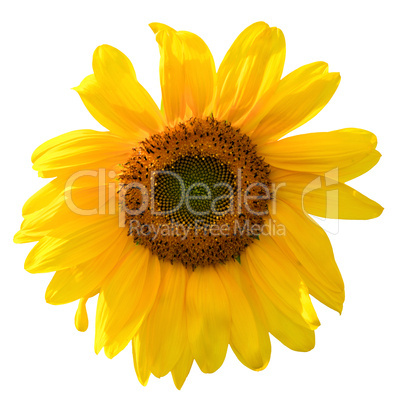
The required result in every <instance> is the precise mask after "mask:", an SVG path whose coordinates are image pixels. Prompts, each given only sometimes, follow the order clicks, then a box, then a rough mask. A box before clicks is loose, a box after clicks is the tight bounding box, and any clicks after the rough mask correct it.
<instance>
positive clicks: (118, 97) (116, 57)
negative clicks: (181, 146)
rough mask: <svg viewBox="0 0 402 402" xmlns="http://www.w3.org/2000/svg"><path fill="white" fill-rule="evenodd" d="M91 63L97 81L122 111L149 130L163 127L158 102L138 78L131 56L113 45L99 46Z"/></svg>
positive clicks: (143, 128)
mask: <svg viewBox="0 0 402 402" xmlns="http://www.w3.org/2000/svg"><path fill="white" fill-rule="evenodd" d="M92 66H93V70H94V73H95V78H96V81H97V82H98V83H99V85H100V87H101V88H102V89H103V90H104V91H105V94H106V95H107V97H108V99H109V102H110V103H111V104H112V105H113V106H114V107H115V108H117V110H118V111H119V112H120V113H121V114H122V115H124V116H126V117H127V118H129V119H130V120H131V121H132V122H133V123H134V124H135V125H136V126H137V127H138V128H139V129H140V130H143V131H145V132H147V133H155V132H158V131H161V130H163V127H164V121H163V118H162V115H161V113H160V110H159V108H158V106H157V105H156V104H155V102H154V101H153V99H152V98H151V96H150V95H149V94H148V92H147V91H146V90H145V89H144V88H143V87H142V85H141V84H140V83H139V82H138V81H137V78H136V76H135V72H134V68H133V66H132V64H131V62H130V60H129V59H128V58H127V57H126V56H125V55H124V54H123V53H122V52H120V51H119V50H118V49H116V48H114V47H113V46H109V45H102V46H99V47H98V48H97V49H96V50H95V52H94V56H93V61H92Z"/></svg>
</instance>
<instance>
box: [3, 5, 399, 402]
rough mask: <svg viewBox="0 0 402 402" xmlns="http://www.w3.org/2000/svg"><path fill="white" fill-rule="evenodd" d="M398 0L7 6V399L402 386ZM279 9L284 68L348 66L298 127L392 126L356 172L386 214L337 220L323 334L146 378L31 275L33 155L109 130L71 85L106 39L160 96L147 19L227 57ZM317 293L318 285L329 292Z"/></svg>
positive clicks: (273, 397) (362, 395)
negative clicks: (338, 288)
mask: <svg viewBox="0 0 402 402" xmlns="http://www.w3.org/2000/svg"><path fill="white" fill-rule="evenodd" d="M398 3H399V2H398V1H396V0H395V1H389V0H388V1H381V2H380V1H369V0H366V1H353V0H349V1H339V0H337V1H335V0H334V1H307V0H303V1H283V0H275V1H271V0H264V1H256V0H242V1H234V0H233V1H218V0H213V1H209V0H204V1H200V2H198V1H178V0H166V1H149V2H146V3H145V1H139V2H137V1H109V2H103V1H99V0H98V1H82V2H81V1H80V2H75V1H66V2H60V1H58V2H52V1H47V2H45V1H14V2H8V3H6V2H4V3H2V4H3V5H2V6H1V11H0V15H1V17H0V18H1V23H0V30H1V33H0V40H1V64H0V69H1V74H0V80H1V87H0V91H1V92H0V94H1V109H0V110H1V115H2V117H1V141H2V142H1V146H0V152H1V157H0V161H1V173H2V175H1V179H2V188H1V198H0V199H1V209H0V213H1V236H2V238H1V250H2V251H1V257H2V259H1V262H2V264H1V265H2V268H1V282H0V297H1V301H0V309H1V310H0V313H1V320H0V326H1V332H0V336H1V342H0V345H1V346H0V347H1V353H0V364H1V374H0V378H1V386H0V399H1V400H3V401H20V400H23V398H24V399H25V398H26V399H28V400H31V401H84V400H97V401H110V400H113V401H134V400H136V401H139V400H140V401H157V400H175V401H176V400H177V401H218V400H219V401H222V400H237V399H238V400H244V399H247V400H253V399H256V398H258V399H259V400H269V401H296V400H297V401H339V400H344V401H355V400H365V401H371V400H373V401H374V400H384V401H400V400H401V398H402V392H401V389H400V388H401V385H400V382H399V384H398V381H400V378H401V374H402V372H401V358H402V356H401V332H402V325H401V321H402V314H401V310H402V309H401V297H402V275H401V268H402V263H401V257H400V255H401V245H400V243H401V240H402V236H401V233H400V230H401V229H400V228H401V223H402V222H401V218H400V217H401V210H402V200H401V195H402V194H401V187H402V180H401V169H402V153H401V152H402V147H401V145H402V141H401V136H402V132H401V123H400V116H401V114H402V113H401V107H402V104H401V90H402V88H401V78H400V77H401V56H400V55H401V46H400V43H401V39H402V38H401V31H400V28H399V27H400V15H401V11H400V10H399V7H398V5H399V4H398ZM258 20H264V21H266V22H268V23H269V24H270V25H271V26H278V27H280V28H281V29H282V30H283V32H284V34H285V37H286V41H287V60H286V64H285V72H284V73H288V72H290V71H291V70H293V69H295V68H297V67H299V66H301V65H303V64H305V63H310V62H313V61H318V60H323V61H327V62H328V63H329V66H330V71H339V72H341V75H342V81H341V85H340V87H339V89H338V91H337V93H336V94H335V96H334V98H333V99H332V101H331V102H330V103H329V105H328V106H327V107H326V108H325V109H324V110H323V111H322V112H321V113H320V114H319V115H318V116H317V117H316V118H315V119H314V120H313V121H311V122H309V123H307V124H306V125H305V126H303V127H301V128H300V129H298V130H297V132H298V133H303V132H314V131H329V130H333V129H338V128H343V127H360V128H365V129H368V130H371V131H373V132H374V133H376V134H377V136H378V142H379V145H378V149H379V150H380V152H382V154H383V158H382V160H381V161H380V163H379V164H378V165H377V166H376V167H375V168H374V169H373V170H372V171H370V172H369V173H368V174H366V175H365V176H364V177H361V178H358V179H356V180H354V181H353V183H352V185H354V186H355V187H356V188H357V189H358V190H359V191H361V192H363V193H364V194H366V195H368V196H369V197H372V198H374V199H375V200H376V201H378V202H379V203H380V204H382V205H383V206H384V207H385V211H384V213H383V215H382V216H381V217H380V218H378V219H376V220H372V221H348V222H346V221H343V222H340V226H339V233H338V234H336V235H331V236H330V237H331V241H332V244H333V247H334V251H335V255H336V258H337V262H338V264H339V267H340V269H341V272H342V274H343V277H344V280H345V284H346V292H347V294H346V302H345V307H344V312H343V314H342V315H341V316H339V315H338V314H337V313H335V312H333V311H331V310H329V309H328V308H326V307H324V306H322V305H320V304H319V303H318V302H317V303H315V305H316V308H317V312H318V314H319V317H320V319H321V324H322V325H321V327H320V328H319V329H318V330H317V331H316V337H317V342H316V347H315V349H314V350H313V351H311V352H309V353H297V352H293V351H290V350H288V349H287V348H286V347H285V346H283V345H282V344H280V343H279V342H278V341H276V340H275V339H272V346H273V351H272V358H271V362H270V364H269V366H268V368H267V369H266V370H265V371H263V372H259V373H256V372H253V371H251V370H249V369H247V368H245V367H244V366H242V365H241V364H240V363H239V362H238V361H237V359H236V358H235V357H234V355H233V353H232V352H231V351H229V352H228V357H227V359H226V361H225V363H224V365H223V366H222V368H221V369H219V370H218V372H216V373H215V374H212V375H205V374H202V373H201V372H200V370H199V369H198V367H197V366H196V364H194V365H193V368H192V371H191V373H190V376H189V377H188V379H187V381H186V383H185V385H184V387H183V389H182V390H181V391H180V392H179V391H177V390H176V389H175V387H174V385H173V382H172V380H171V377H170V375H169V376H167V377H165V378H163V379H159V380H158V379H155V378H153V377H151V379H150V381H149V384H148V386H147V387H146V388H144V387H142V386H141V385H140V384H139V383H138V381H137V379H136V377H135V373H134V369H133V365H132V358H131V350H130V348H127V349H126V350H124V351H123V352H122V353H121V354H120V355H118V356H117V357H116V358H114V359H113V360H109V359H107V358H106V357H105V356H104V354H103V352H101V353H100V355H99V356H96V355H95V353H94V351H93V340H94V313H95V305H96V301H95V300H91V301H90V302H89V306H88V307H89V315H90V328H89V330H88V331H87V332H86V333H79V332H77V331H76V330H75V328H74V314H75V309H76V304H70V305H64V306H57V307H56V306H50V305H47V304H46V303H45V300H44V293H45V289H46V286H47V283H48V282H49V280H50V278H51V274H47V275H45V274H41V275H31V274H29V273H27V272H25V271H24V268H23V264H24V259H25V257H26V255H27V253H28V252H29V250H30V249H31V247H32V246H31V245H29V244H27V245H14V244H13V243H12V236H13V234H14V232H16V231H17V230H18V228H19V225H20V222H21V207H22V205H23V203H24V201H25V200H26V199H27V198H28V197H29V196H30V195H31V194H32V193H33V192H34V191H36V190H37V189H39V188H40V187H41V186H42V185H43V184H44V183H45V181H44V180H42V179H39V178H37V176H36V173H35V172H34V171H32V170H31V162H30V155H31V153H32V151H33V150H34V149H35V148H36V146H38V145H39V144H41V143H42V142H43V141H45V140H47V139H49V138H51V137H53V136H55V135H58V134H61V133H63V132H67V131H70V130H75V129H80V128H92V129H99V128H100V127H99V125H98V123H97V122H96V121H94V120H93V118H92V117H91V116H90V115H89V113H88V112H87V111H86V109H85V108H84V106H83V104H82V103H81V101H80V99H79V97H78V95H77V94H76V93H75V92H74V91H72V90H71V89H70V88H72V87H74V86H76V85H78V84H79V83H80V81H81V80H82V79H83V78H84V77H85V76H86V75H88V74H90V73H91V58H92V52H93V50H94V49H95V48H96V47H97V46H98V45H100V44H103V43H107V44H110V45H113V46H116V47H117V48H119V49H120V50H122V51H123V52H124V53H126V54H127V55H128V56H129V57H130V59H131V60H132V61H133V64H134V66H135V69H136V72H137V76H138V78H139V80H140V82H142V84H143V85H144V86H145V87H146V88H147V89H148V90H149V92H150V93H151V95H152V96H153V97H154V98H155V100H156V101H157V102H158V103H159V102H160V89H159V77H158V63H159V53H158V46H157V44H156V42H155V40H154V35H153V33H152V31H151V30H150V28H148V26H147V24H148V23H150V22H153V21H158V22H164V23H166V24H169V25H171V26H172V27H174V28H176V29H180V30H191V31H193V32H195V33H197V34H198V35H200V36H201V37H202V38H203V39H204V40H205V41H206V43H207V44H208V45H209V47H210V49H211V51H212V53H213V54H214V56H215V61H216V64H217V65H219V63H220V61H221V60H222V58H223V56H224V54H225V51H226V50H227V49H228V48H229V46H230V45H231V43H232V41H233V40H234V39H235V37H236V36H237V35H238V34H239V33H240V31H241V30H243V29H244V28H245V27H247V26H248V25H249V24H251V23H253V22H255V21H258ZM314 302H315V300H314Z"/></svg>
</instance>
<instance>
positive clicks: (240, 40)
mask: <svg viewBox="0 0 402 402" xmlns="http://www.w3.org/2000/svg"><path fill="white" fill-rule="evenodd" d="M284 61H285V39H284V36H283V34H282V32H281V31H280V30H279V29H278V28H270V27H269V26H268V25H267V24H265V23H264V22H257V23H255V24H253V25H251V26H249V27H248V28H246V29H245V30H244V31H243V32H242V33H241V34H240V35H239V36H238V37H237V39H236V40H235V41H234V43H233V45H232V46H231V47H230V49H229V51H228V52H227V53H226V56H225V57H224V59H223V61H222V63H221V65H220V67H219V70H218V77H217V95H216V99H215V108H214V113H215V116H216V117H217V118H218V119H220V120H228V121H230V122H232V123H236V122H237V121H239V120H241V119H242V118H244V117H245V116H246V115H247V114H248V112H249V111H250V110H251V109H252V107H253V106H254V104H255V103H256V102H257V101H258V100H259V99H260V98H261V97H262V96H263V95H264V94H265V93H266V92H267V91H269V90H272V89H273V88H275V86H276V85H277V84H278V82H279V80H280V77H281V75H282V70H283V65H284Z"/></svg>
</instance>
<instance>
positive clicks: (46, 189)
mask: <svg viewBox="0 0 402 402" xmlns="http://www.w3.org/2000/svg"><path fill="white" fill-rule="evenodd" d="M65 180H66V178H64V177H59V178H55V179H53V180H52V181H51V182H50V183H48V184H46V185H45V186H43V187H42V188H41V189H40V190H39V191H37V192H36V193H35V194H33V195H32V196H31V197H30V198H29V199H28V200H27V201H26V202H25V204H24V206H23V207H22V215H23V216H25V215H29V214H31V213H34V212H36V211H38V210H40V209H42V208H44V207H45V206H46V205H48V204H49V203H51V202H53V201H54V200H55V198H57V197H58V196H59V195H60V194H61V193H62V192H63V190H64V186H65V183H66V182H65Z"/></svg>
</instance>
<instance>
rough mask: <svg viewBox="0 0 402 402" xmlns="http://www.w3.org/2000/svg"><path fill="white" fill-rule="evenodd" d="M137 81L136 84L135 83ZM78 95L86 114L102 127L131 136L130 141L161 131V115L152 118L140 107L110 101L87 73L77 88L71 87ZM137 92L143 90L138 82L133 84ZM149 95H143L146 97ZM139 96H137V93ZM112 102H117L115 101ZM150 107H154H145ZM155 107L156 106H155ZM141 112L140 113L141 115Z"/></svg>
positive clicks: (124, 135) (108, 96)
mask: <svg viewBox="0 0 402 402" xmlns="http://www.w3.org/2000/svg"><path fill="white" fill-rule="evenodd" d="M137 84H138V83H137ZM74 89H75V90H76V91H77V93H78V94H79V95H80V97H81V100H82V101H83V103H84V105H85V107H86V108H87V109H88V111H89V113H91V115H92V116H93V117H94V118H95V119H96V120H97V121H98V122H99V123H100V124H102V126H103V127H105V128H107V129H108V130H110V131H111V132H112V133H114V134H116V135H119V136H122V137H124V138H128V139H131V140H133V141H141V140H143V139H144V138H145V137H146V136H147V135H148V134H149V133H155V132H159V131H162V130H163V127H164V125H163V118H162V115H161V116H160V121H159V123H158V122H155V121H153V119H152V117H150V114H152V113H151V112H150V111H149V110H145V109H144V110H141V108H140V107H137V109H136V110H132V109H129V107H132V108H133V107H134V106H133V105H125V104H123V101H121V102H119V103H112V98H111V94H110V91H106V90H105V88H103V87H102V86H101V85H100V84H99V83H98V81H97V80H96V78H95V75H94V74H92V75H89V76H88V77H86V78H84V79H83V80H82V82H81V83H80V85H79V86H78V87H75V88H74ZM137 89H138V91H136V92H135V93H134V95H135V94H137V93H138V92H143V91H145V90H144V89H143V88H142V87H141V86H140V84H138V85H137ZM148 96H149V95H145V97H148ZM139 99H141V96H139ZM115 102H117V101H116V100H115ZM149 107H150V109H153V108H154V106H153V105H151V106H149ZM155 107H156V105H155ZM141 113H142V114H143V115H142V116H141Z"/></svg>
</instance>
